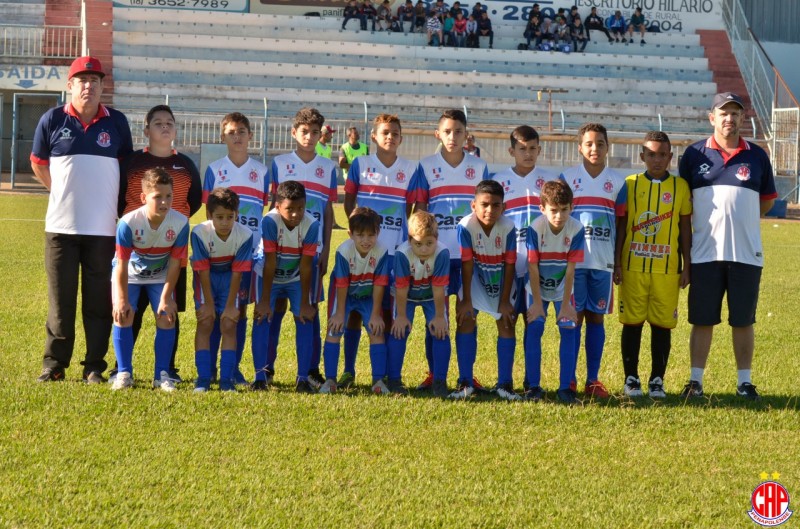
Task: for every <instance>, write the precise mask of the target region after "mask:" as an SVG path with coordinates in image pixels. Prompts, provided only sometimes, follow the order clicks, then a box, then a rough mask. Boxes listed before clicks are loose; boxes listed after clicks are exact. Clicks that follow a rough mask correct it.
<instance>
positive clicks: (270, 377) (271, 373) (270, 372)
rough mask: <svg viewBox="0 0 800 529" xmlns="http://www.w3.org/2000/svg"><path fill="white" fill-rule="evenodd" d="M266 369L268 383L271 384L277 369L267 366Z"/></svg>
mask: <svg viewBox="0 0 800 529" xmlns="http://www.w3.org/2000/svg"><path fill="white" fill-rule="evenodd" d="M265 371H266V372H267V385H271V384H272V381H273V380H275V370H274V369H270V368H267V369H266V370H265Z"/></svg>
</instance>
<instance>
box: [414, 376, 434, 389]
mask: <svg viewBox="0 0 800 529" xmlns="http://www.w3.org/2000/svg"><path fill="white" fill-rule="evenodd" d="M431 387H433V373H431V372H430V371H428V376H426V377H425V380H423V381H422V382H421V383H420V385H419V386H417V389H418V390H420V391H424V390H426V389H431Z"/></svg>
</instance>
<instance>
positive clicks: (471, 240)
mask: <svg viewBox="0 0 800 529" xmlns="http://www.w3.org/2000/svg"><path fill="white" fill-rule="evenodd" d="M458 239H459V241H460V242H461V260H462V261H472V262H473V263H474V267H473V269H472V270H473V271H472V274H473V276H475V277H477V278H478V280H479V281H480V283H481V285H482V286H483V287H484V290H485V291H486V293H487V294H488V295H489V297H491V298H498V299H499V297H500V287H501V285H502V283H503V268H504V267H505V265H506V264H510V265H514V264H515V263H516V262H517V230H516V228H514V223H513V222H512V221H511V219H509V218H507V217H505V216H503V215H501V216H500V218H499V219H497V222H496V223H495V224H494V226H492V229H491V230H490V231H489V235H486V232H485V231H484V230H483V227H482V226H481V224H480V222H478V219H477V218H476V217H475V214H474V213H472V214H470V215H468V216H466V217H464V218H463V219H461V222H459V223H458Z"/></svg>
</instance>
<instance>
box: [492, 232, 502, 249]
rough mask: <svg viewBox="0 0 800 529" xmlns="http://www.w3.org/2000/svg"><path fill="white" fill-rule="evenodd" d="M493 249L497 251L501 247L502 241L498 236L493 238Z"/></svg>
mask: <svg viewBox="0 0 800 529" xmlns="http://www.w3.org/2000/svg"><path fill="white" fill-rule="evenodd" d="M494 247H495V248H497V249H498V250H499V249H500V248H502V247H503V239H502V238H501V237H500V236H499V235H498V236H497V237H495V238H494Z"/></svg>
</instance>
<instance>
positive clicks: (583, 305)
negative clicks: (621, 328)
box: [560, 123, 628, 398]
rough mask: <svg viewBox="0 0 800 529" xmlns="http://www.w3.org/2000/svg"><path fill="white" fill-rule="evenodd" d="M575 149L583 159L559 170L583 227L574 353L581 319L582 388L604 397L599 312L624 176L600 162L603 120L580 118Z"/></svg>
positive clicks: (607, 294)
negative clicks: (583, 347) (583, 342)
mask: <svg viewBox="0 0 800 529" xmlns="http://www.w3.org/2000/svg"><path fill="white" fill-rule="evenodd" d="M578 151H579V152H580V153H581V156H583V162H582V163H581V164H580V165H577V166H575V167H571V168H569V169H566V170H565V171H564V172H563V173H562V174H561V176H560V178H561V179H562V180H564V181H565V182H566V183H567V184H568V185H569V186H570V187H571V188H572V194H573V196H574V202H573V204H574V209H573V210H572V216H573V217H575V218H576V219H578V220H579V221H580V222H581V224H583V226H584V228H585V230H586V252H585V255H584V260H583V262H582V263H578V265H577V270H576V272H575V308H576V310H577V311H578V321H577V323H578V328H577V336H576V340H575V354H576V357H578V356H580V355H579V352H580V346H581V329H582V325H583V321H584V319H585V320H586V386H585V388H584V389H585V393H586V395H587V396H590V397H597V398H607V397H608V396H609V394H608V390H607V389H606V387H605V386H604V385H603V383H602V382H600V380H598V377H599V373H600V361H601V360H602V358H603V345H604V343H605V340H606V331H605V327H603V315H604V314H610V313H611V311H612V310H613V308H614V285H613V281H612V274H613V271H614V251H615V245H616V236H617V232H618V230H619V229H621V227H622V220H621V219H622V217H623V215H625V207H626V203H627V198H628V195H627V187H626V186H625V178H624V177H623V176H622V175H620V174H619V173H617V172H616V171H614V170H612V169H609V168H608V167H606V156H607V155H608V133H607V132H606V128H605V127H604V126H603V125H601V124H599V123H586V124H584V125H583V126H581V128H580V129H579V130H578ZM575 381H576V379H575V378H574V377H573V382H575Z"/></svg>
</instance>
